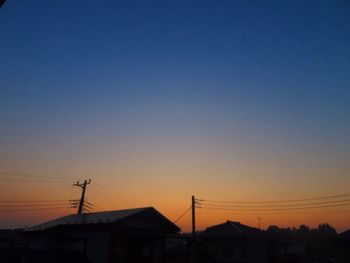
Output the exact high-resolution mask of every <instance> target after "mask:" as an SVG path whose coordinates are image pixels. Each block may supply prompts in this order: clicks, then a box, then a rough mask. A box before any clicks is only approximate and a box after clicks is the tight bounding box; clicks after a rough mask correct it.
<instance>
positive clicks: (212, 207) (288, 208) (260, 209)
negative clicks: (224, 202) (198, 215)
mask: <svg viewBox="0 0 350 263" xmlns="http://www.w3.org/2000/svg"><path fill="white" fill-rule="evenodd" d="M348 205H350V202H347V203H343V204H332V205H319V206H305V207H287V208H257V209H248V208H237V209H234V208H220V207H215V206H200V207H199V208H202V209H210V210H221V211H289V210H303V209H317V208H328V207H339V206H348Z"/></svg>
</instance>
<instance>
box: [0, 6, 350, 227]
mask: <svg viewBox="0 0 350 263" xmlns="http://www.w3.org/2000/svg"><path fill="white" fill-rule="evenodd" d="M349 11H350V3H349V2H348V1H346V0H336V1H326V0H303V1H301V0H298V1H295V0H293V1H291V0H287V1H272V0H271V1H254V0H252V1H245V0H236V1H228V0H221V1H214V0H210V1H209V0H201V1H195V0H186V1H182V0H176V1H170V0H163V1H155V0H151V1H133V0H128V1H126V0H117V1H111V0H103V1H91V0H88V1H86V0H84V1H82V0H76V1H68V0H60V1H44V0H36V1H25V0H18V1H12V0H8V1H6V2H5V4H4V5H3V6H2V8H1V9H0V69H1V70H0V91H1V93H0V94H1V96H0V123H1V125H0V172H1V174H0V180H1V184H0V190H1V191H0V201H1V200H2V201H3V202H5V201H8V200H35V199H39V200H51V199H72V198H79V194H80V189H79V188H77V187H72V184H73V183H74V182H75V181H76V180H84V179H89V178H91V180H92V183H91V185H89V186H88V190H87V197H88V199H89V201H91V202H92V203H94V204H96V205H98V206H99V207H100V208H103V209H107V210H111V209H122V208H129V207H143V206H154V207H155V208H157V209H158V210H159V211H160V212H162V213H163V214H164V215H166V216H167V217H168V218H169V219H171V220H175V219H176V218H178V216H180V215H181V214H182V213H183V212H184V211H185V210H186V209H187V208H188V207H189V206H190V201H191V196H192V195H195V196H196V197H198V198H202V199H209V200H233V201H261V200H289V199H297V198H313V197H319V196H327V195H337V194H344V193H348V192H349V183H350V176H349V175H350V159H349V158H350V157H349V156H350V118H349V116H350V89H349V87H350V71H349V69H350V52H349V51H350V16H349V15H348V14H349ZM197 210H198V218H197V222H198V228H199V229H204V228H205V227H207V226H209V225H212V224H215V223H221V222H223V221H226V220H227V219H230V220H234V221H241V222H242V223H246V224H249V225H252V226H257V224H258V222H257V218H258V217H260V218H261V223H262V227H267V226H268V225H270V224H277V225H280V226H298V225H300V224H308V225H310V226H317V224H319V223H324V222H329V223H330V224H332V225H333V226H335V227H336V228H337V229H338V230H339V231H340V230H345V229H348V228H350V225H349V219H350V208H349V206H344V207H337V208H327V209H320V211H311V210H310V211H301V212H300V213H295V212H294V211H293V212H290V211H289V212H281V211H276V212H274V213H262V212H258V211H256V212H249V213H248V212H244V211H238V210H237V211H214V210H210V211H209V210H205V209H197ZM0 211H2V210H0ZM72 212H74V211H72V209H66V208H65V209H64V210H62V209H61V210H60V209H57V210H38V211H30V212H28V211H17V212H16V213H14V212H0V214H1V216H0V227H9V226H23V225H31V224H37V223H41V222H42V221H45V220H48V219H50V218H54V217H55V216H59V215H63V214H66V213H72ZM178 224H179V226H180V227H181V228H182V229H183V230H184V231H187V230H189V229H190V217H189V215H186V216H185V217H184V218H183V219H181V220H180V221H179V222H178Z"/></svg>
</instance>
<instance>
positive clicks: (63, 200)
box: [0, 199, 69, 203]
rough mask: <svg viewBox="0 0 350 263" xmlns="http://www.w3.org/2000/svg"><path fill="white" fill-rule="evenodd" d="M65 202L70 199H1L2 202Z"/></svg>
mask: <svg viewBox="0 0 350 263" xmlns="http://www.w3.org/2000/svg"><path fill="white" fill-rule="evenodd" d="M61 201H62V202H65V201H67V202H68V201H69V200H65V199H56V200H0V203H50V202H61Z"/></svg>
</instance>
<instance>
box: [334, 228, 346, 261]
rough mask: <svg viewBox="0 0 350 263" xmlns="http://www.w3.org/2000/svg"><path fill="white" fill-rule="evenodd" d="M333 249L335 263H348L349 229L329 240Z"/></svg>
mask: <svg viewBox="0 0 350 263" xmlns="http://www.w3.org/2000/svg"><path fill="white" fill-rule="evenodd" d="M329 242H330V243H331V244H332V247H333V255H334V259H335V260H336V262H339V263H343V262H347V263H348V262H350V229H349V230H347V231H345V232H343V233H340V234H339V235H338V236H337V237H336V238H334V239H332V240H329Z"/></svg>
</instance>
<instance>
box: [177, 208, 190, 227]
mask: <svg viewBox="0 0 350 263" xmlns="http://www.w3.org/2000/svg"><path fill="white" fill-rule="evenodd" d="M191 209H192V205H191V206H190V207H189V208H188V209H187V210H186V211H185V212H184V213H183V214H182V215H181V216H179V217H178V218H177V219H176V220H175V221H174V222H173V223H174V224H175V223H177V222H178V221H179V220H181V218H183V217H184V216H185V215H186V214H187V213H188V212H189V211H190V210H191Z"/></svg>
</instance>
